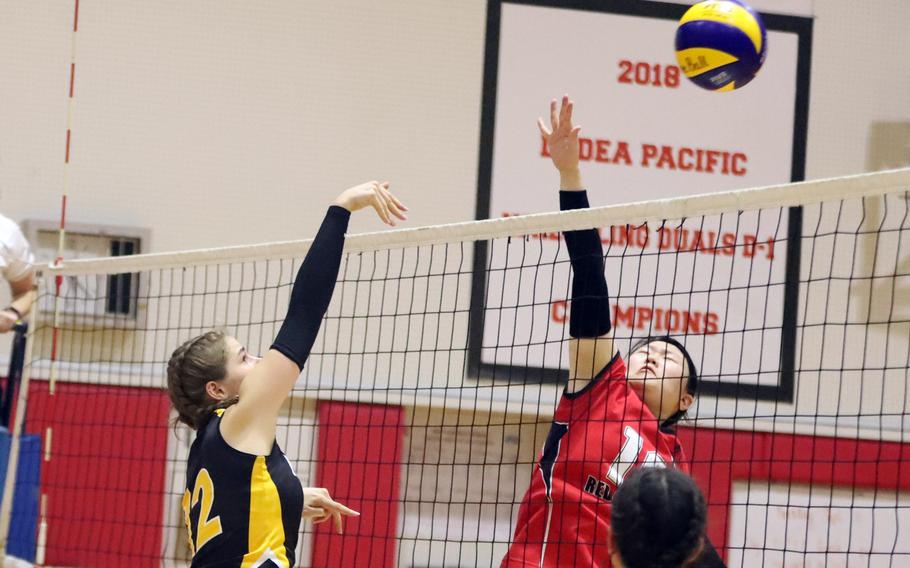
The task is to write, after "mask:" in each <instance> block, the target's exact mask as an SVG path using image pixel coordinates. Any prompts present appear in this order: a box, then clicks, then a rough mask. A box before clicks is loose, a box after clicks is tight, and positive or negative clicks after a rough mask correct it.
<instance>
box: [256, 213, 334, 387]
mask: <svg viewBox="0 0 910 568" xmlns="http://www.w3.org/2000/svg"><path fill="white" fill-rule="evenodd" d="M350 217H351V212H350V211H348V210H347V209H345V208H343V207H338V206H337V205H333V206H331V207H329V210H328V212H327V213H326V214H325V219H323V220H322V226H321V227H319V232H318V233H316V238H315V239H314V240H313V244H312V245H311V246H310V250H309V252H308V253H307V255H306V258H304V259H303V264H301V265H300V270H299V271H298V272H297V278H296V279H295V280H294V288H293V289H292V290H291V303H290V305H289V306H288V314H287V316H285V318H284V323H283V324H282V325H281V329H280V330H279V331H278V335H277V336H276V337H275V342H274V343H273V344H272V349H275V350H276V351H280V352H281V353H283V354H284V355H285V356H286V357H287V358H288V359H291V360H292V361H294V362H295V363H297V366H298V367H300V368H301V369H303V364H304V363H305V362H306V359H307V357H309V355H310V349H311V348H312V347H313V342H315V341H316V335H317V334H318V333H319V326H320V325H321V324H322V317H323V316H324V315H325V311H326V310H327V309H328V308H329V302H330V301H331V299H332V292H333V291H334V289H335V279H336V278H337V277H338V268H339V266H341V251H342V249H343V248H344V232H345V231H346V230H347V228H348V220H349V219H350Z"/></svg>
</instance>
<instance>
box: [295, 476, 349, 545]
mask: <svg viewBox="0 0 910 568" xmlns="http://www.w3.org/2000/svg"><path fill="white" fill-rule="evenodd" d="M359 516H360V513H358V512H357V511H354V510H353V509H348V508H347V507H345V506H344V505H342V504H341V503H338V502H336V501H334V500H332V496H331V495H329V492H328V490H326V489H324V488H322V487H304V488H303V518H304V520H307V521H313V524H314V525H318V524H319V523H324V522H325V521H327V520H329V519H334V520H335V530H336V531H337V532H338V534H344V529H343V528H342V525H341V520H342V517H359Z"/></svg>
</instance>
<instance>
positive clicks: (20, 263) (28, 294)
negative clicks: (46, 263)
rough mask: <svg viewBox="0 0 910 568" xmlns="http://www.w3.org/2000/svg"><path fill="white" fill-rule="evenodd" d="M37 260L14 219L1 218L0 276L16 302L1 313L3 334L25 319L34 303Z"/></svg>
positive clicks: (0, 324) (0, 327)
mask: <svg viewBox="0 0 910 568" xmlns="http://www.w3.org/2000/svg"><path fill="white" fill-rule="evenodd" d="M34 262H35V257H34V255H33V254H32V251H31V248H29V246H28V241H26V240H25V236H24V235H23V234H22V230H21V229H19V225H17V224H16V223H15V222H14V221H13V220H11V219H9V218H7V217H4V216H3V215H0V273H2V274H3V277H4V278H5V279H6V281H7V282H9V286H10V291H11V292H12V296H13V300H12V302H11V303H10V305H9V306H7V307H5V308H3V309H2V310H0V333H6V332H8V331H9V330H11V329H12V328H13V326H14V325H15V324H16V322H18V321H20V320H23V319H25V317H26V316H28V313H29V312H30V311H31V309H32V304H33V303H34V300H35V294H34V292H33V290H34V287H35V269H34Z"/></svg>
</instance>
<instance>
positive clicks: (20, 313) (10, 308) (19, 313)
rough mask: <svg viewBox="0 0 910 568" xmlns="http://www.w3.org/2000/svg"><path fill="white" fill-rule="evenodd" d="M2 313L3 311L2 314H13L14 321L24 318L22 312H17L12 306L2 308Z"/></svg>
mask: <svg viewBox="0 0 910 568" xmlns="http://www.w3.org/2000/svg"><path fill="white" fill-rule="evenodd" d="M3 311H4V312H13V313H14V314H16V321H19V320H21V319H22V318H23V317H25V316H23V315H22V312H20V311H19V310H17V309H16V308H15V307H14V306H6V307H5V308H3Z"/></svg>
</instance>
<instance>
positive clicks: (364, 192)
mask: <svg viewBox="0 0 910 568" xmlns="http://www.w3.org/2000/svg"><path fill="white" fill-rule="evenodd" d="M335 204H336V205H339V206H341V207H344V208H345V209H347V210H348V211H350V212H352V213H353V212H354V211H357V210H358V209H363V208H364V207H368V206H369V207H372V208H373V209H375V210H376V214H377V215H379V218H380V219H382V222H383V223H385V224H386V225H391V226H393V227H394V226H395V217H398V218H399V219H401V220H402V221H407V219H408V218H407V217H406V216H405V214H404V212H405V211H407V210H408V208H407V207H405V205H404V203H402V202H401V201H400V200H399V199H398V198H397V197H395V196H394V195H392V192H391V191H389V182H387V181H384V182H382V183H379V182H378V181H368V182H367V183H362V184H360V185H355V186H354V187H352V188H350V189H346V190H344V191H343V192H342V193H341V195H339V196H338V199H336V200H335Z"/></svg>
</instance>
